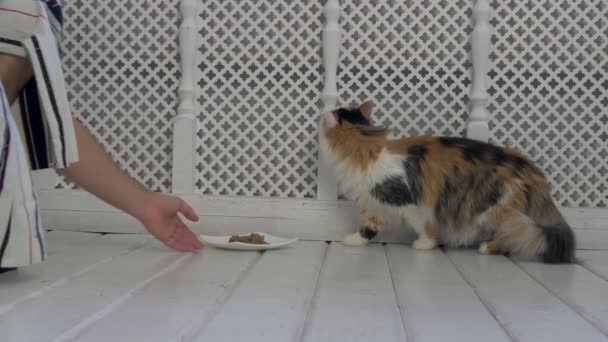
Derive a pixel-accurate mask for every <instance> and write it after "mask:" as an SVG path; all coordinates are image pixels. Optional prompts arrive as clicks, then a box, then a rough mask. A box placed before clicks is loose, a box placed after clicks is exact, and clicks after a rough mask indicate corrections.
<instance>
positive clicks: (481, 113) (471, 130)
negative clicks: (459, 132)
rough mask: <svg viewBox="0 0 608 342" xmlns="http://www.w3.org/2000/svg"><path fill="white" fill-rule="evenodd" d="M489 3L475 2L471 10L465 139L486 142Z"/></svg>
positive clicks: (486, 0)
mask: <svg viewBox="0 0 608 342" xmlns="http://www.w3.org/2000/svg"><path fill="white" fill-rule="evenodd" d="M491 9H492V8H491V7H490V3H489V2H488V0H476V2H475V7H474V8H473V21H474V25H475V27H474V29H473V34H472V36H471V40H472V42H471V43H472V49H473V50H472V57H473V85H472V90H471V115H470V117H469V121H468V122H467V137H469V138H472V139H477V140H483V141H487V140H488V139H489V138H490V131H489V129H488V120H489V114H488V111H487V109H486V104H487V102H488V93H487V92H486V79H487V72H488V64H489V59H490V36H491V28H490V11H491Z"/></svg>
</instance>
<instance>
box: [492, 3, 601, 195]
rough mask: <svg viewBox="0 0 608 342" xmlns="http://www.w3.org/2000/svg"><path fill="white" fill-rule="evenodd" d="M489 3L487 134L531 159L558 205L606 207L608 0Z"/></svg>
mask: <svg viewBox="0 0 608 342" xmlns="http://www.w3.org/2000/svg"><path fill="white" fill-rule="evenodd" d="M493 7H494V9H495V12H494V15H493V19H492V26H493V28H494V35H493V38H492V42H493V44H492V53H491V56H490V58H491V69H490V73H489V75H490V79H491V81H490V90H489V93H490V97H491V101H490V102H491V103H490V108H489V110H490V113H491V117H490V129H491V132H492V136H493V139H495V140H497V141H498V142H500V143H504V144H511V145H514V146H517V147H520V148H521V149H523V150H524V151H526V152H527V153H528V154H529V155H531V156H532V158H533V159H535V160H537V161H538V162H539V163H540V165H541V166H542V168H543V169H544V171H545V172H546V173H547V175H548V178H549V180H550V182H551V184H552V187H553V193H554V196H555V198H556V199H557V200H558V202H559V204H560V205H563V206H571V207H606V206H608V162H607V161H608V35H607V33H608V31H607V28H608V4H607V3H606V1H605V0H585V1H572V0H551V1H521V0H517V1H513V0H511V1H495V2H494V4H493Z"/></svg>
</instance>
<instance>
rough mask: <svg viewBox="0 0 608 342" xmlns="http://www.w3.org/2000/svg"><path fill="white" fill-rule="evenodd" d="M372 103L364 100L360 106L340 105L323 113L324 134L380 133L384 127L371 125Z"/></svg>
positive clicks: (382, 132) (368, 134)
mask: <svg viewBox="0 0 608 342" xmlns="http://www.w3.org/2000/svg"><path fill="white" fill-rule="evenodd" d="M373 107H374V105H373V103H372V102H371V101H366V102H364V103H362V104H361V105H360V106H358V107H357V106H355V107H341V108H338V109H336V110H333V111H331V112H326V113H324V114H323V117H324V119H323V120H324V125H323V128H324V130H325V133H326V134H329V133H330V132H336V131H349V132H351V134H361V135H367V136H370V135H381V134H384V132H385V129H383V128H379V127H374V126H372V122H371V114H372V110H373Z"/></svg>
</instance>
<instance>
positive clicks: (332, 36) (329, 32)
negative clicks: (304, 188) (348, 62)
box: [317, 0, 341, 200]
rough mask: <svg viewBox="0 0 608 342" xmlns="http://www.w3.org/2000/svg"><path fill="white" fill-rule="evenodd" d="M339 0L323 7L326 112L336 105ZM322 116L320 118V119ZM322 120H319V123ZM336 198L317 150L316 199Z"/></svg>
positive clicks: (327, 168)
mask: <svg viewBox="0 0 608 342" xmlns="http://www.w3.org/2000/svg"><path fill="white" fill-rule="evenodd" d="M340 11H341V8H340V1H339V0H327V3H326V4H325V7H324V9H323V12H324V15H325V28H324V29H323V65H324V67H325V86H324V87H323V94H322V95H321V100H322V101H323V110H322V112H326V111H328V110H332V109H334V108H335V107H336V104H337V102H338V88H337V85H336V73H337V69H338V57H339V56H340V26H339V25H338V19H339V18H340ZM322 120H323V118H321V121H322ZM322 124H323V122H321V125H322ZM337 198H338V185H337V183H336V179H335V177H334V175H333V171H332V170H331V167H330V165H329V163H327V162H326V161H325V157H324V156H323V153H322V151H319V170H318V175H317V199H319V200H336V199H337Z"/></svg>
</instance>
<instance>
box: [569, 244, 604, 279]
mask: <svg viewBox="0 0 608 342" xmlns="http://www.w3.org/2000/svg"><path fill="white" fill-rule="evenodd" d="M576 256H577V258H578V259H579V261H580V262H581V264H582V265H583V266H584V267H585V268H586V269H588V270H590V271H592V272H593V273H595V274H597V275H598V276H600V277H602V278H604V279H606V280H608V251H577V252H576Z"/></svg>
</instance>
